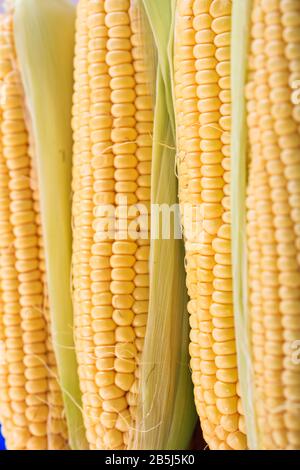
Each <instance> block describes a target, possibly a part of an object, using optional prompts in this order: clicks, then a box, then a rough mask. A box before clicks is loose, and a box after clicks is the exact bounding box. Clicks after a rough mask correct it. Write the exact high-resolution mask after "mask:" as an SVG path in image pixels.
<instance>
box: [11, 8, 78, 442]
mask: <svg viewBox="0 0 300 470" xmlns="http://www.w3.org/2000/svg"><path fill="white" fill-rule="evenodd" d="M14 25H15V28H14V34H15V43H16V49H17V55H18V59H19V66H20V70H21V76H22V81H23V85H24V89H25V95H26V105H27V109H28V112H29V122H30V128H31V130H32V140H33V144H34V153H35V158H36V161H37V169H38V179H39V189H40V197H41V212H42V226H43V233H44V241H45V252H46V267H47V280H48V291H49V301H50V312H51V321H52V333H53V342H54V344H53V347H54V351H55V355H56V359H57V365H58V373H59V382H60V385H61V389H62V393H63V398H64V405H65V413H66V419H67V424H68V429H69V441H70V445H71V447H72V449H84V448H86V447H87V446H86V440H85V432H84V426H83V419H82V414H81V394H80V390H79V381H78V376H77V363H76V357H75V348H74V339H73V309H72V299H71V288H70V279H71V273H70V269H71V165H72V131H71V109H72V90H73V50H74V26H75V8H74V6H73V5H72V4H71V2H70V1H68V0H51V1H50V0H16V2H15V13H14Z"/></svg>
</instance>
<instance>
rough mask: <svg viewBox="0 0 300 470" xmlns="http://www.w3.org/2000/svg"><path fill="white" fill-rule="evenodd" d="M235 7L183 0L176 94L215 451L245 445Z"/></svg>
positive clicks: (203, 379)
mask: <svg viewBox="0 0 300 470" xmlns="http://www.w3.org/2000/svg"><path fill="white" fill-rule="evenodd" d="M231 7H232V5H231V1H218V0H213V1H212V0H208V1H200V0H195V1H179V2H178V7H177V31H178V34H175V56H177V57H178V60H177V63H175V87H176V88H175V94H176V95H177V96H176V98H177V99H178V100H179V102H180V99H181V100H182V106H183V110H182V113H181V114H179V116H178V123H177V124H178V127H177V130H178V140H179V142H182V144H181V146H180V147H179V156H178V165H179V170H178V173H179V179H180V180H181V178H182V176H181V174H182V172H183V174H184V176H183V178H184V183H183V185H182V182H181V181H180V182H179V184H180V187H181V188H182V189H181V191H180V193H179V199H180V204H181V209H182V213H183V214H184V211H185V206H186V203H190V204H192V206H193V210H192V214H193V218H192V221H191V222H190V224H191V225H192V228H194V227H196V232H195V229H194V232H193V231H192V235H191V234H189V231H190V230H189V225H190V224H189V223H187V224H185V221H184V220H183V221H184V229H185V239H186V251H187V255H186V257H187V285H188V289H189V294H190V298H191V301H190V303H189V311H190V314H191V328H192V331H191V345H190V354H191V368H192V371H193V382H194V386H195V401H196V406H197V410H198V414H199V416H200V420H201V426H202V431H203V435H204V438H205V440H206V441H207V443H208V445H209V447H210V448H211V449H224V450H225V449H245V448H246V445H247V444H246V436H245V425H244V417H243V410H242V406H241V400H240V397H239V387H238V373H237V362H236V348H235V332H234V318H233V304H232V281H231V276H232V274H231V269H232V267H231V234H230V232H231V230H230V223H231V217H230V117H231V111H230V105H231V97H230V86H231V85H230V40H231V27H230V22H231ZM176 90H177V92H176ZM182 186H183V187H182ZM197 208H200V211H201V217H200V218H199V215H198V214H199V210H198V212H197ZM195 217H198V219H195ZM183 219H184V216H183ZM187 221H188V219H187ZM193 235H194V237H193ZM190 236H192V238H191V239H190V238H189V237H190Z"/></svg>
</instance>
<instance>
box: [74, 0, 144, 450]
mask: <svg viewBox="0 0 300 470" xmlns="http://www.w3.org/2000/svg"><path fill="white" fill-rule="evenodd" d="M136 8H137V7H134V6H130V2H129V1H128V0H119V1H117V2H115V1H112V0H106V1H105V2H102V3H97V4H96V3H95V2H93V1H91V0H81V1H80V2H79V5H78V15H77V31H76V53H75V89H74V106H73V130H74V160H73V164H74V167H73V194H74V196H73V220H74V222H73V226H74V228H73V234H74V244H73V273H74V275H73V287H74V300H75V336H76V351H77V357H78V362H79V376H80V384H81V390H82V394H83V409H84V419H85V427H86V436H87V440H88V442H89V445H90V448H91V449H124V448H126V446H128V439H129V437H128V431H129V428H130V426H133V423H134V420H135V407H136V393H137V388H138V384H137V380H138V364H139V358H140V354H141V351H142V347H143V338H144V336H145V327H146V320H147V311H148V296H149V289H148V288H149V280H148V257H149V233H148V231H149V228H147V229H146V232H145V233H137V236H136V237H134V236H133V237H129V235H128V234H127V233H126V230H125V229H124V228H123V227H124V222H125V219H126V217H127V213H126V204H128V207H131V206H133V205H136V204H139V203H143V205H146V206H149V200H150V166H151V129H152V120H153V118H152V100H151V95H150V88H149V79H148V77H147V67H146V63H145V59H144V55H143V44H142V42H141V33H140V31H141V30H140V23H139V15H138V10H137V9H136ZM90 156H91V157H90ZM109 204H110V205H113V206H115V209H116V231H115V233H114V234H113V237H111V238H109V239H105V235H106V234H107V233H108V232H107V227H109V225H110V223H111V221H110V216H109V215H107V213H106V207H107V205H109ZM124 211H125V212H124ZM134 212H135V213H134V214H131V215H129V221H131V220H132V219H133V218H136V216H137V214H138V209H135V210H134ZM113 228H114V227H113ZM138 230H139V229H138V227H137V231H138Z"/></svg>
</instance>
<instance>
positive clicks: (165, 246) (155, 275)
mask: <svg viewBox="0 0 300 470" xmlns="http://www.w3.org/2000/svg"><path fill="white" fill-rule="evenodd" d="M143 4H144V7H145V10H146V12H147V15H148V19H149V22H150V24H151V27H152V32H153V35H154V37H155V43H156V46H157V52H158V71H157V86H156V101H155V119H154V134H153V153H152V182H151V204H158V205H162V204H165V205H167V206H168V207H171V206H173V204H177V203H178V198H177V193H178V188H177V177H176V174H175V160H176V149H175V118H174V110H173V97H172V93H173V91H172V80H171V70H172V64H171V63H170V61H169V57H168V54H169V53H170V51H172V44H173V25H172V22H173V19H174V14H173V13H174V12H173V10H174V2H171V1H170V0H163V1H158V0H155V1H153V0H143ZM152 207H153V206H152ZM177 207H178V206H177ZM176 215H177V218H176V220H173V223H171V230H170V232H171V237H170V239H163V237H162V233H161V230H160V232H159V233H160V236H159V238H158V239H153V238H152V239H151V252H150V301H149V313H148V323H147V332H146V337H145V344H144V352H143V357H142V372H141V380H140V382H141V383H140V387H141V390H140V397H139V398H140V402H139V405H138V422H137V442H136V443H135V448H142V449H160V450H162V449H185V448H187V447H188V445H189V443H190V440H191V436H192V433H193V430H194V427H195V423H196V411H195V407H194V400H193V387H192V382H191V376H190V370H189V353H188V345H189V316H188V312H187V302H188V297H187V291H186V285H185V270H184V246H183V240H182V239H176V236H174V230H173V229H174V226H175V224H177V225H176V226H179V214H178V212H177V214H176ZM154 223H155V220H153V218H152V233H154V231H155V229H156V228H157V227H154Z"/></svg>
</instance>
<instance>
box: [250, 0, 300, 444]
mask: <svg viewBox="0 0 300 470" xmlns="http://www.w3.org/2000/svg"><path fill="white" fill-rule="evenodd" d="M299 13H300V9H299V3H298V2H293V1H289V0H287V1H286V0H283V1H279V0H278V1H277V0H274V1H272V2H271V1H263V0H256V1H255V2H254V6H253V11H252V18H251V20H252V30H251V54H252V60H251V61H250V72H251V74H250V80H249V83H248V85H247V90H246V97H247V102H248V104H247V108H248V129H249V140H250V155H251V166H250V174H249V187H248V204H247V207H248V233H249V241H248V252H249V262H250V264H249V266H250V279H252V280H251V282H250V315H251V327H252V328H251V330H252V331H251V335H252V338H251V339H252V349H253V362H254V379H255V394H256V403H259V406H258V407H257V423H258V431H259V441H260V442H259V447H260V448H262V449H266V450H271V449H299V445H300V440H299V436H300V427H299V397H300V394H299V392H300V388H299V365H298V363H297V361H293V345H294V341H296V340H297V338H299V332H300V323H299V318H300V317H299V312H300V310H299V305H300V303H299V282H300V272H299V238H298V237H299V232H298V215H299V204H298V203H299V201H298V199H299V197H298V192H299V165H300V160H299V150H300V133H299V121H298V113H299V108H298V105H297V104H294V103H293V82H294V80H295V79H296V78H297V77H298V76H299V75H297V74H298V72H299V52H297V43H299V28H298V29H297V21H299ZM253 220H255V224H253ZM255 232H256V234H255ZM253 237H256V250H255V247H254V246H253V244H252V239H253ZM253 266H255V267H254V268H253Z"/></svg>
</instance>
